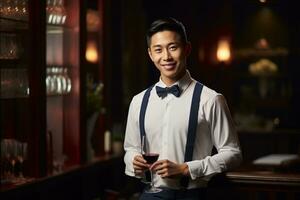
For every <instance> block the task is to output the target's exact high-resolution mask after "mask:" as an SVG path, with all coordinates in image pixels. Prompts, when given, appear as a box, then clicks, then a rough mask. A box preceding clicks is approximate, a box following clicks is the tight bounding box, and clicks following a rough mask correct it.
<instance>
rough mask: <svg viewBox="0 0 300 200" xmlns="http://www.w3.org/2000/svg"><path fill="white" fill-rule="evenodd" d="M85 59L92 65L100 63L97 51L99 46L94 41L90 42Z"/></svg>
mask: <svg viewBox="0 0 300 200" xmlns="http://www.w3.org/2000/svg"><path fill="white" fill-rule="evenodd" d="M85 58H86V60H87V61H89V62H91V63H96V62H98V59H99V58H98V51H97V44H96V42H94V41H90V42H88V43H87V46H86V52H85Z"/></svg>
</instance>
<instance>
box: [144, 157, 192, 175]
mask: <svg viewBox="0 0 300 200" xmlns="http://www.w3.org/2000/svg"><path fill="white" fill-rule="evenodd" d="M150 170H154V171H156V173H157V174H158V175H160V176H161V177H162V178H179V177H182V176H189V175H190V172H189V168H188V165H187V164H186V163H183V164H177V163H174V162H171V161H169V160H159V161H156V162H155V163H153V165H152V166H151V167H150Z"/></svg>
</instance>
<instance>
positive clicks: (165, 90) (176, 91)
mask: <svg viewBox="0 0 300 200" xmlns="http://www.w3.org/2000/svg"><path fill="white" fill-rule="evenodd" d="M156 93H157V95H158V96H159V97H162V98H164V97H166V96H167V95H168V93H172V94H173V95H174V96H176V97H179V96H180V94H181V91H180V88H179V86H178V85H173V86H172V87H165V88H162V87H159V86H156Z"/></svg>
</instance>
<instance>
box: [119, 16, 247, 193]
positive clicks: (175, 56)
mask: <svg viewBox="0 0 300 200" xmlns="http://www.w3.org/2000/svg"><path fill="white" fill-rule="evenodd" d="M147 44H148V53H149V56H150V58H151V60H152V61H153V63H154V65H155V66H156V68H157V69H158V70H159V71H160V79H159V81H158V82H157V83H156V84H154V85H153V86H151V87H149V88H148V89H146V90H144V91H143V92H141V93H139V94H137V95H136V96H134V97H133V99H132V101H131V104H130V107H129V113H128V119H127V127H126V134H125V141H124V149H125V152H126V153H125V157H124V161H125V164H126V169H125V173H126V174H127V175H129V176H135V177H143V176H144V173H145V171H147V170H151V171H152V172H153V177H152V178H153V186H155V187H156V188H159V189H156V190H153V189H152V190H149V189H148V190H147V189H146V190H145V191H144V193H143V194H142V195H141V197H140V199H203V198H205V192H206V186H207V183H208V181H209V180H210V178H211V177H212V176H213V175H215V174H217V173H220V172H223V171H226V170H229V169H232V168H233V167H236V166H237V165H239V163H240V162H241V159H242V156H241V150H240V146H239V141H238V138H237V134H236V130H235V127H234V123H233V120H232V117H231V115H230V111H229V109H228V106H227V104H226V100H225V98H224V96H222V95H221V94H219V93H217V92H216V91H214V90H212V89H210V88H208V87H206V86H205V85H203V84H201V83H200V82H198V81H196V80H194V79H193V78H192V77H191V75H190V73H189V71H188V70H187V66H186V59H187V57H188V55H189V53H190V51H191V44H190V43H189V42H188V40H187V36H186V32H185V28H184V26H183V24H182V23H180V22H178V21H177V20H175V19H173V18H167V19H159V20H157V21H155V22H153V23H152V24H151V27H150V29H149V30H148V33H147ZM213 147H215V148H216V149H217V151H218V152H217V154H215V155H211V152H212V148H213ZM144 153H152V154H155V155H159V157H158V160H157V161H156V162H154V163H153V164H150V163H147V161H146V160H145V159H144V158H143V154H144Z"/></svg>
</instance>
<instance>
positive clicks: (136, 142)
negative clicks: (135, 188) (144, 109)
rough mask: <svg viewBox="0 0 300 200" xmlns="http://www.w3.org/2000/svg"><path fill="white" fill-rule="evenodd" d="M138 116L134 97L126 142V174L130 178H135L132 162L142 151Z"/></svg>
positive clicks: (130, 108) (130, 109)
mask: <svg viewBox="0 0 300 200" xmlns="http://www.w3.org/2000/svg"><path fill="white" fill-rule="evenodd" d="M138 114H139V110H138V105H137V98H136V97H134V98H133V99H132V101H131V103H130V106H129V111H128V117H127V125H126V132H125V140H124V150H125V156H124V162H125V165H126V167H125V174H127V175H128V176H135V173H134V169H133V163H132V162H133V159H134V157H135V156H136V155H140V149H141V140H140V131H139V121H138Z"/></svg>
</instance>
